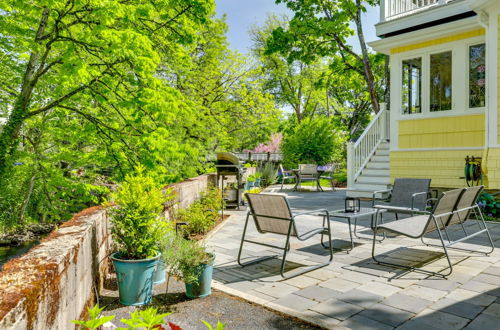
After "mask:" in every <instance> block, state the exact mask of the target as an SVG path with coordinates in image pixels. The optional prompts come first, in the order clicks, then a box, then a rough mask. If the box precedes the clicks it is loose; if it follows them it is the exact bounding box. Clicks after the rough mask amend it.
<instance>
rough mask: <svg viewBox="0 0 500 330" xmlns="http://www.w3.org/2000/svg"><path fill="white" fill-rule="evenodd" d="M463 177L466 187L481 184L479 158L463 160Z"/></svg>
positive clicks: (481, 176)
mask: <svg viewBox="0 0 500 330" xmlns="http://www.w3.org/2000/svg"><path fill="white" fill-rule="evenodd" d="M464 175H465V182H466V183H467V186H468V187H471V186H475V185H476V186H477V185H479V184H480V183H481V184H482V182H483V175H482V171H481V158H474V156H472V157H471V158H469V156H467V157H466V158H465V167H464Z"/></svg>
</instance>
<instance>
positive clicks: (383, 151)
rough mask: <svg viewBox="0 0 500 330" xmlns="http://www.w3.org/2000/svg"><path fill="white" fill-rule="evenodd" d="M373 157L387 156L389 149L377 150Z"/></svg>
mask: <svg viewBox="0 0 500 330" xmlns="http://www.w3.org/2000/svg"><path fill="white" fill-rule="evenodd" d="M375 156H387V157H388V156H389V149H377V151H375Z"/></svg>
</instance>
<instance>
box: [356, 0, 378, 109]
mask: <svg viewBox="0 0 500 330" xmlns="http://www.w3.org/2000/svg"><path fill="white" fill-rule="evenodd" d="M356 7H357V9H356V14H355V16H354V21H355V23H356V30H357V32H358V33H357V34H358V39H359V45H360V47H361V53H362V55H363V71H364V76H365V80H366V84H367V86H368V93H369V94H370V101H371V104H372V108H373V111H375V113H378V112H379V110H380V106H379V102H378V95H377V90H376V88H375V78H374V77H373V71H372V67H371V63H370V58H369V57H368V50H367V49H366V43H365V37H364V35H363V25H362V23H361V8H362V6H361V0H356Z"/></svg>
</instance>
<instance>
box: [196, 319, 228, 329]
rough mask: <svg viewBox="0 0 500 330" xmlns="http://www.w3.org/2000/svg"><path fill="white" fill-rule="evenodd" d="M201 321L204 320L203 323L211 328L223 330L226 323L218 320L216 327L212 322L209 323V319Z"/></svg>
mask: <svg viewBox="0 0 500 330" xmlns="http://www.w3.org/2000/svg"><path fill="white" fill-rule="evenodd" d="M201 322H203V324H205V326H206V327H207V328H208V329H209V330H214V329H215V330H223V329H224V323H221V322H220V321H217V325H216V326H215V328H214V327H213V326H212V325H211V324H210V323H208V322H207V321H203V320H201Z"/></svg>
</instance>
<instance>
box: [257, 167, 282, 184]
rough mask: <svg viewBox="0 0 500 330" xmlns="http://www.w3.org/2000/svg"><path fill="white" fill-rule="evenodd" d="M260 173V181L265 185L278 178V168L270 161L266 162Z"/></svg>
mask: <svg viewBox="0 0 500 330" xmlns="http://www.w3.org/2000/svg"><path fill="white" fill-rule="evenodd" d="M260 173H261V178H262V181H263V182H264V185H266V186H269V185H272V184H273V183H275V182H276V180H277V179H278V169H277V168H275V167H274V165H273V163H271V162H267V163H266V164H265V165H264V167H263V168H262V171H261V172H260Z"/></svg>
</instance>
